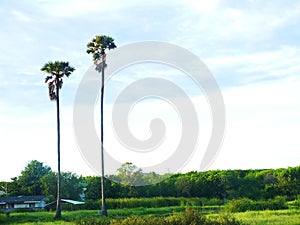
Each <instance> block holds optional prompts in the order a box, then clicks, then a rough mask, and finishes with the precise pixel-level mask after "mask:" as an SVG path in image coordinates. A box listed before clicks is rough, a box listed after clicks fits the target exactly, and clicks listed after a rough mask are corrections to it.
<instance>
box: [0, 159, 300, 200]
mask: <svg viewBox="0 0 300 225" xmlns="http://www.w3.org/2000/svg"><path fill="white" fill-rule="evenodd" d="M56 178H57V174H56V172H53V171H52V169H51V168H50V167H49V166H47V165H44V164H43V163H42V162H39V161H37V160H33V161H31V162H29V163H28V165H27V166H26V167H25V168H24V170H23V171H22V172H21V174H20V175H19V176H18V177H14V178H12V179H11V181H10V182H0V186H2V187H4V186H6V185H7V191H8V195H10V196H18V195H47V196H53V199H55V196H56V194H57V193H56V191H57V188H56V187H57V179H56ZM108 178H109V179H108ZM108 178H106V179H104V183H105V187H106V197H107V198H131V197H135V198H139V197H201V198H207V199H212V198H217V199H221V200H223V201H226V200H231V199H238V198H249V199H253V200H267V199H272V198H275V197H276V196H285V197H286V198H287V199H290V200H292V199H296V198H297V196H298V195H300V166H297V167H290V168H281V169H261V170H258V169H256V170H251V169H250V170H212V171H205V172H196V171H193V172H188V173H185V174H166V175H159V174H156V173H154V172H153V173H143V171H142V170H141V169H139V168H137V167H136V166H134V165H133V164H132V163H125V164H123V165H122V166H121V168H119V169H118V173H117V174H114V175H110V176H108ZM112 180H114V181H112ZM115 181H116V182H115ZM134 182H139V184H142V183H143V182H144V184H147V183H149V185H146V186H133V185H132V184H134ZM61 196H62V197H63V198H68V199H74V200H82V199H83V200H97V201H98V200H99V199H100V198H101V177H99V176H86V177H84V176H78V175H77V174H75V173H72V172H62V173H61Z"/></svg>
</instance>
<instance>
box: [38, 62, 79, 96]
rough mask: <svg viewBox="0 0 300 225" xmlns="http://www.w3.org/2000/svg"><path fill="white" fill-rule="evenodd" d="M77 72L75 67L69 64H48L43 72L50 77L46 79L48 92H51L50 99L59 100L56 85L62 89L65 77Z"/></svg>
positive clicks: (42, 69) (43, 68)
mask: <svg viewBox="0 0 300 225" xmlns="http://www.w3.org/2000/svg"><path fill="white" fill-rule="evenodd" d="M74 70H75V68H74V67H71V66H70V65H69V62H61V61H55V62H48V63H46V64H45V65H44V66H43V67H42V68H41V71H44V72H46V73H48V74H50V75H48V76H47V77H46V78H45V83H48V90H49V98H50V100H54V101H55V100H56V99H57V93H56V91H55V85H57V87H58V88H59V89H61V87H62V84H63V79H62V78H63V77H64V76H66V77H69V76H70V75H71V73H72V72H73V71H74Z"/></svg>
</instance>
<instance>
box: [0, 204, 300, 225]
mask: <svg viewBox="0 0 300 225" xmlns="http://www.w3.org/2000/svg"><path fill="white" fill-rule="evenodd" d="M184 210H185V208H184V207H179V206H178V207H162V208H135V209H118V210H109V211H108V213H109V217H110V218H113V219H122V218H123V219H124V218H128V217H130V216H133V215H135V216H138V217H146V216H147V217H149V216H152V217H164V216H167V215H171V214H173V213H174V212H182V211H184ZM219 215H220V213H211V214H207V217H209V218H216V217H218V216H219ZM232 215H233V216H234V217H235V218H236V219H238V220H239V221H242V222H243V223H245V224H249V225H299V224H300V209H289V210H277V211H269V210H266V211H248V212H244V213H234V214H232ZM97 217H98V212H97V211H96V210H81V211H72V212H63V218H62V219H61V220H54V212H26V213H25V212H22V213H21V212H14V213H11V214H10V216H9V217H7V216H6V215H5V214H0V224H22V225H33V224H45V225H50V224H57V225H59V224H66V225H77V224H86V223H85V222H84V221H85V220H91V219H95V218H97ZM76 221H77V222H76ZM79 221H80V222H79Z"/></svg>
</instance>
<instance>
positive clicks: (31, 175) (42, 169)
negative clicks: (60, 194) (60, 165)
mask: <svg viewBox="0 0 300 225" xmlns="http://www.w3.org/2000/svg"><path fill="white" fill-rule="evenodd" d="M51 172H52V171H51V168H50V167H49V166H45V165H44V164H43V163H42V162H39V161H37V160H32V161H30V162H29V163H28V165H27V166H26V167H25V169H24V170H23V171H22V172H21V175H20V176H19V178H18V184H19V185H20V187H21V193H22V194H24V195H42V194H43V185H42V183H41V178H42V177H43V176H45V175H47V174H50V173H51Z"/></svg>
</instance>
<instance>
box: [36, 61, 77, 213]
mask: <svg viewBox="0 0 300 225" xmlns="http://www.w3.org/2000/svg"><path fill="white" fill-rule="evenodd" d="M41 70H42V71H44V72H46V73H48V76H47V77H46V78H45V83H47V84H48V90H49V97H50V100H51V101H56V117H57V198H56V214H55V217H56V218H60V217H61V196H60V186H61V175H60V117H59V90H60V89H61V87H62V84H63V77H64V76H66V77H69V76H70V75H71V73H72V72H73V71H74V70H75V68H74V67H71V66H70V65H69V62H61V61H55V62H48V63H46V64H45V65H44V66H43V67H42V68H41Z"/></svg>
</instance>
